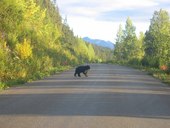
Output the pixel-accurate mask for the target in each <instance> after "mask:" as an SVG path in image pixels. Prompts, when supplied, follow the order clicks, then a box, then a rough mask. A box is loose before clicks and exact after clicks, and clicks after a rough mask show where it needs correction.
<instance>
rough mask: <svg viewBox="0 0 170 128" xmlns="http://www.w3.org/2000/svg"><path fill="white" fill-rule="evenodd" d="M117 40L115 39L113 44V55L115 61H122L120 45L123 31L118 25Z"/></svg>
mask: <svg viewBox="0 0 170 128" xmlns="http://www.w3.org/2000/svg"><path fill="white" fill-rule="evenodd" d="M116 36H117V38H116V42H115V48H114V55H115V57H116V60H119V61H120V60H122V59H123V58H122V57H123V56H122V46H123V45H122V44H123V29H122V25H121V24H120V25H119V29H118V32H117V35H116Z"/></svg>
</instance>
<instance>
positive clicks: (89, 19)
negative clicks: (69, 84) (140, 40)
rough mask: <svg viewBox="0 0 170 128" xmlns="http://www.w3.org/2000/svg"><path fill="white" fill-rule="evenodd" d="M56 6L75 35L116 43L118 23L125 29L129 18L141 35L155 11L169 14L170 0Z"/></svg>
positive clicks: (61, 2)
mask: <svg viewBox="0 0 170 128" xmlns="http://www.w3.org/2000/svg"><path fill="white" fill-rule="evenodd" d="M57 4H58V6H59V9H60V12H61V14H62V16H63V17H65V16H67V18H68V19H67V20H68V24H69V26H70V27H71V28H72V29H73V31H74V33H75V35H79V36H81V37H84V36H89V37H91V38H99V39H104V40H110V41H114V39H115V37H116V33H117V30H118V26H119V24H122V26H124V24H125V19H126V18H127V17H128V16H130V17H132V21H133V23H134V25H135V26H136V32H137V33H139V32H140V31H143V32H145V31H146V30H147V29H148V27H149V24H150V19H151V18H152V15H153V12H154V11H155V10H159V9H160V8H163V9H166V10H167V11H169V12H170V1H169V0H57ZM115 13H116V15H115ZM115 19H116V20H115ZM122 19H123V20H124V21H122Z"/></svg>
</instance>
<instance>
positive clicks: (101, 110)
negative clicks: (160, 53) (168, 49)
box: [0, 64, 170, 128]
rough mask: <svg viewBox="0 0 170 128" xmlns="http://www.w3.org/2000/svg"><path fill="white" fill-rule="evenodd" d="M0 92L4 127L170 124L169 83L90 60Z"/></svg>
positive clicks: (145, 127)
mask: <svg viewBox="0 0 170 128" xmlns="http://www.w3.org/2000/svg"><path fill="white" fill-rule="evenodd" d="M73 74H74V69H72V70H69V71H65V72H63V73H60V74H56V75H53V76H50V77H48V78H45V79H43V80H38V81H35V82H31V83H27V84H25V85H24V86H20V87H13V88H10V89H7V90H5V91H1V92H0V128H170V87H168V85H165V84H163V83H161V82H160V81H159V80H157V79H155V78H153V77H151V76H149V75H147V73H145V72H141V71H139V70H137V69H132V68H129V67H123V66H118V65H111V64H91V70H90V71H89V74H88V75H89V77H84V76H83V75H82V77H81V78H78V77H77V78H76V77H74V76H73Z"/></svg>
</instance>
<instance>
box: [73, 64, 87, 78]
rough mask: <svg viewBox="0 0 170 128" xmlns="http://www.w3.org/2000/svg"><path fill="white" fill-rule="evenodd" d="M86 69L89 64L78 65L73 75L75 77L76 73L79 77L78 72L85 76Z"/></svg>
mask: <svg viewBox="0 0 170 128" xmlns="http://www.w3.org/2000/svg"><path fill="white" fill-rule="evenodd" d="M88 70H90V66H89V65H86V66H79V67H77V68H76V70H75V73H74V76H75V77H76V75H77V74H78V76H79V77H81V76H80V73H83V74H84V75H85V76H86V77H87V72H88Z"/></svg>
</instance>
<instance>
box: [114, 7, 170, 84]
mask: <svg viewBox="0 0 170 128" xmlns="http://www.w3.org/2000/svg"><path fill="white" fill-rule="evenodd" d="M113 61H114V63H119V64H125V65H131V66H135V67H137V68H141V69H142V70H145V71H148V72H149V74H151V75H153V76H154V77H156V78H159V79H161V80H163V82H166V83H169V84H170V16H169V14H168V12H167V11H166V10H162V9H160V10H159V11H155V12H154V14H153V17H152V18H151V21H150V26H149V30H148V31H146V32H145V34H144V33H142V32H141V33H140V35H139V37H137V36H136V33H135V26H134V25H133V23H132V20H131V19H130V18H129V17H128V18H127V21H126V25H125V29H123V28H122V26H121V25H120V27H119V30H118V32H117V38H116V44H115V49H114V60H113Z"/></svg>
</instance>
